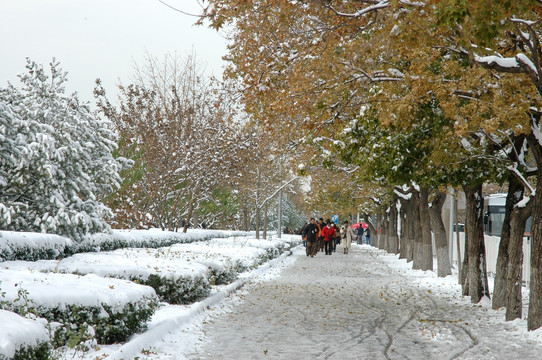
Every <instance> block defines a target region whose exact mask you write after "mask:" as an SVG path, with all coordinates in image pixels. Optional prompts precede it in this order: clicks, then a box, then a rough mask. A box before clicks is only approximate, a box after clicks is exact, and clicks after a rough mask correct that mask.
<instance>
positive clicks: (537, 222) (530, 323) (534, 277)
mask: <svg viewBox="0 0 542 360" xmlns="http://www.w3.org/2000/svg"><path fill="white" fill-rule="evenodd" d="M533 121H534V120H533ZM527 139H528V141H529V145H530V148H531V150H532V152H533V155H534V158H535V160H536V165H537V173H536V192H535V196H534V204H533V218H532V220H531V283H530V290H529V317H528V319H527V328H528V329H529V330H536V329H538V328H539V327H541V326H542V258H541V257H540V254H542V147H541V145H540V144H539V142H538V140H537V139H536V137H535V136H534V134H533V133H532V132H531V133H530V134H529V136H528V137H527ZM531 201H532V200H531Z"/></svg>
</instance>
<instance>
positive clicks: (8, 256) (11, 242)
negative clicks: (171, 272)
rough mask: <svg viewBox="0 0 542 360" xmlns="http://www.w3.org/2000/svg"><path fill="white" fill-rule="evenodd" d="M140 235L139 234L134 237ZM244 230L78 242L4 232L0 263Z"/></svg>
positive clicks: (118, 233)
mask: <svg viewBox="0 0 542 360" xmlns="http://www.w3.org/2000/svg"><path fill="white" fill-rule="evenodd" d="M134 234H137V235H134ZM247 235H248V233H247V232H243V231H221V230H199V229H193V230H190V231H189V232H188V233H178V232H171V231H161V230H159V229H150V230H138V231H133V230H130V231H124V230H113V231H112V233H110V234H106V233H99V234H93V235H89V236H88V237H87V239H85V240H83V241H82V242H80V243H77V242H75V241H73V240H71V239H68V238H65V237H62V236H59V235H54V234H41V233H24V232H14V231H0V262H3V261H13V260H25V261H37V260H56V259H61V258H65V257H67V256H70V255H73V254H77V253H83V252H99V251H113V250H116V249H124V248H145V247H146V248H160V247H167V246H171V245H174V244H186V243H191V242H195V241H205V240H210V239H213V238H226V237H229V236H247Z"/></svg>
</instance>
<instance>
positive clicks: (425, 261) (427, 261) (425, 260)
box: [420, 187, 433, 270]
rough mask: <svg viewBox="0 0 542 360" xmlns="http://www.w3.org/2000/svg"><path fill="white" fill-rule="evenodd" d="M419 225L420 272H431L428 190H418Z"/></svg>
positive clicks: (423, 188) (431, 250)
mask: <svg viewBox="0 0 542 360" xmlns="http://www.w3.org/2000/svg"><path fill="white" fill-rule="evenodd" d="M420 224H421V237H422V270H433V242H432V239H431V223H430V219H429V189H428V188H426V187H422V188H421V189H420Z"/></svg>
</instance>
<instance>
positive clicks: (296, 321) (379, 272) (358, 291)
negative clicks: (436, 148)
mask: <svg viewBox="0 0 542 360" xmlns="http://www.w3.org/2000/svg"><path fill="white" fill-rule="evenodd" d="M303 250H304V249H303V248H297V249H295V251H294V255H293V256H295V257H297V261H295V263H293V265H292V266H289V267H287V268H285V269H284V270H283V272H282V274H281V276H280V277H277V278H275V279H274V280H272V281H264V282H258V283H255V284H253V285H250V286H249V287H248V288H247V289H246V290H245V291H243V292H242V294H241V295H240V297H241V301H240V303H239V304H238V305H237V306H234V307H233V308H232V312H230V313H227V314H223V315H222V316H219V317H217V318H212V319H210V320H207V321H206V322H205V323H204V324H203V325H201V335H200V341H199V342H198V344H197V346H196V350H194V352H192V353H191V354H187V358H189V359H518V358H521V359H539V358H540V356H541V355H540V354H542V338H540V336H541V333H540V332H539V331H537V332H531V333H527V332H526V331H525V330H524V328H525V321H524V320H517V321H515V322H510V323H506V322H504V313H503V311H493V310H491V309H490V306H489V304H487V303H484V304H481V305H473V304H470V302H469V299H468V298H462V297H461V294H460V288H459V287H458V286H456V285H455V281H456V280H455V278H454V277H448V278H446V279H437V278H436V277H434V276H433V275H432V273H430V272H422V271H412V270H410V269H409V268H410V264H406V263H404V261H402V260H397V258H396V257H395V256H392V255H388V254H385V253H384V252H382V251H380V250H377V249H375V248H371V247H368V246H357V245H353V249H352V251H351V253H350V254H349V255H344V254H342V251H343V250H342V248H341V247H340V246H338V247H337V252H336V253H335V254H333V255H332V256H325V255H323V254H322V253H319V254H318V255H317V256H316V257H314V258H310V257H306V256H304V254H303ZM401 263H402V265H401Z"/></svg>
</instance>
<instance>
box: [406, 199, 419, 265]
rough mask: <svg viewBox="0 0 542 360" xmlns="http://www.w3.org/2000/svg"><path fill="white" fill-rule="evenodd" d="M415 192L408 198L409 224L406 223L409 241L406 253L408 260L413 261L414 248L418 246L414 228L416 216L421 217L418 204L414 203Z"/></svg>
mask: <svg viewBox="0 0 542 360" xmlns="http://www.w3.org/2000/svg"><path fill="white" fill-rule="evenodd" d="M414 203H415V200H414V194H412V196H411V197H410V199H409V200H408V205H407V209H406V211H407V213H406V217H407V225H406V236H407V243H406V248H407V249H406V254H407V257H406V258H407V262H411V261H413V260H414V249H415V248H416V237H415V230H414V226H415V224H414V219H415V218H414V217H415V216H418V218H419V212H418V211H417V206H416V205H415V204H414Z"/></svg>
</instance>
